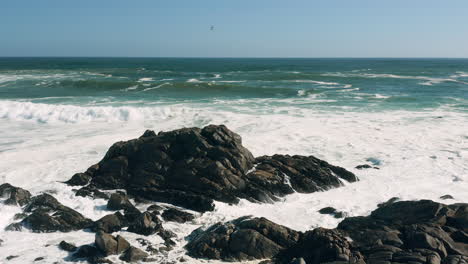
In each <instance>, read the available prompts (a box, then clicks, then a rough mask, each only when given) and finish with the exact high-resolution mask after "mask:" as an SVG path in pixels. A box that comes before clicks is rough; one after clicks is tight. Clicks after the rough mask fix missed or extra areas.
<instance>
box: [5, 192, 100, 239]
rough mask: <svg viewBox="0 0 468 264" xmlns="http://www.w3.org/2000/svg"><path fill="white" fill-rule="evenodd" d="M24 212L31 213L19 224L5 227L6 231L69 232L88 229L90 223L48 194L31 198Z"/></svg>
mask: <svg viewBox="0 0 468 264" xmlns="http://www.w3.org/2000/svg"><path fill="white" fill-rule="evenodd" d="M24 212H26V213H31V214H30V215H28V216H27V217H25V218H24V219H23V220H22V221H21V222H20V223H14V224H11V225H9V226H8V227H7V229H8V230H21V227H22V226H24V227H27V228H29V229H31V230H32V231H33V232H55V231H62V232H69V231H72V230H80V229H83V228H87V227H90V226H91V224H92V221H91V220H90V219H88V218H85V217H84V216H83V215H81V214H80V213H78V212H77V211H75V210H73V209H71V208H69V207H67V206H64V205H62V204H61V203H59V202H58V201H57V199H55V198H54V197H53V196H52V195H50V194H46V193H44V194H41V195H37V196H34V197H32V198H31V200H30V202H29V203H28V204H27V205H26V206H25V208H24Z"/></svg>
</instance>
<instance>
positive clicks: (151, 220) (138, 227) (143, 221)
mask: <svg viewBox="0 0 468 264" xmlns="http://www.w3.org/2000/svg"><path fill="white" fill-rule="evenodd" d="M161 230H162V224H161V220H159V218H158V217H157V216H156V215H154V214H152V213H150V212H144V213H142V214H140V215H139V216H138V217H137V218H136V219H135V220H134V221H133V222H132V223H130V225H129V226H128V229H127V231H128V232H133V233H137V234H140V235H145V236H149V235H152V234H155V233H156V232H158V231H161Z"/></svg>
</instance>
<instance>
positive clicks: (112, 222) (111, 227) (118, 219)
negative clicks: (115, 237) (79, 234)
mask: <svg viewBox="0 0 468 264" xmlns="http://www.w3.org/2000/svg"><path fill="white" fill-rule="evenodd" d="M125 226H128V221H127V219H126V218H125V216H123V215H122V214H121V213H120V212H117V213H115V214H109V215H106V216H104V217H102V218H101V219H99V220H97V221H96V222H94V224H93V226H92V228H91V229H92V230H93V231H95V232H97V231H103V232H106V233H113V232H117V231H119V230H121V229H122V228H123V227H125Z"/></svg>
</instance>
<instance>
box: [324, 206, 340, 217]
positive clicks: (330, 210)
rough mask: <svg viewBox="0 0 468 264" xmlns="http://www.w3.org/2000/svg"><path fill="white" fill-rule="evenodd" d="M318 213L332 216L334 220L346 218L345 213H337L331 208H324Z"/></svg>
mask: <svg viewBox="0 0 468 264" xmlns="http://www.w3.org/2000/svg"><path fill="white" fill-rule="evenodd" d="M319 213H321V214H328V215H332V216H333V217H335V218H343V217H345V216H346V213H344V212H341V211H338V210H336V209H335V208H333V207H324V208H322V209H320V210H319Z"/></svg>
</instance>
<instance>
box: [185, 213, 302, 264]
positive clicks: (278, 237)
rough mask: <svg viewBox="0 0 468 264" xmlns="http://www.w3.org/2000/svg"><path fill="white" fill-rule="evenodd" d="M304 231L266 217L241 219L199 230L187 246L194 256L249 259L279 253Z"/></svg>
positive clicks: (292, 243)
mask: <svg viewBox="0 0 468 264" xmlns="http://www.w3.org/2000/svg"><path fill="white" fill-rule="evenodd" d="M299 238H300V233H298V232H296V231H293V230H291V229H289V228H286V227H284V226H280V225H277V224H275V223H273V222H271V221H269V220H267V219H265V218H248V217H243V218H238V219H236V220H233V221H231V222H227V223H225V224H223V223H218V224H215V225H213V226H212V227H210V228H208V229H207V230H206V231H202V230H195V231H194V232H193V233H192V234H191V235H190V237H189V243H188V244H187V246H186V248H187V250H188V253H189V255H191V256H193V257H201V258H210V259H223V260H247V259H263V258H271V257H273V256H275V255H276V254H277V253H278V252H280V251H281V250H283V249H285V248H288V247H291V246H292V245H294V244H295V243H296V242H297V241H298V240H299Z"/></svg>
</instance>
